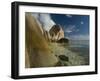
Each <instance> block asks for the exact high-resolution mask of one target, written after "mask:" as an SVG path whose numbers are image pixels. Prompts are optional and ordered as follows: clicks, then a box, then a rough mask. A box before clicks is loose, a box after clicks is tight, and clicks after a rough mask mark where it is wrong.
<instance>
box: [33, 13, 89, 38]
mask: <svg viewBox="0 0 100 81" xmlns="http://www.w3.org/2000/svg"><path fill="white" fill-rule="evenodd" d="M32 15H33V16H34V17H35V18H36V19H37V20H38V21H39V22H40V23H41V24H42V26H43V27H44V29H45V30H46V31H49V30H50V29H51V28H52V26H53V25H55V24H60V25H61V26H62V29H63V30H64V35H65V37H66V38H69V39H72V40H89V15H71V14H50V13H32Z"/></svg>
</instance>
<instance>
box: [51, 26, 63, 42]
mask: <svg viewBox="0 0 100 81" xmlns="http://www.w3.org/2000/svg"><path fill="white" fill-rule="evenodd" d="M49 33H50V36H51V41H58V40H60V39H61V38H64V31H63V29H62V27H61V26H60V25H54V26H53V27H52V28H51V29H50V30H49Z"/></svg>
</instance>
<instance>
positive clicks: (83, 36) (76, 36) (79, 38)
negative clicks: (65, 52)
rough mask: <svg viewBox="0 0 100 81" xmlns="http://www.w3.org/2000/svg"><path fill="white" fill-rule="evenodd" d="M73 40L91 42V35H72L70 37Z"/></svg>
mask: <svg viewBox="0 0 100 81" xmlns="http://www.w3.org/2000/svg"><path fill="white" fill-rule="evenodd" d="M70 39H72V40H89V35H72V36H70Z"/></svg>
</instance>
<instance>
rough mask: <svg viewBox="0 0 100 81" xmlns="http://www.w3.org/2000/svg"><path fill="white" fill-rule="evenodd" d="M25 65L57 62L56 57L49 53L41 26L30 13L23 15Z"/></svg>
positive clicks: (47, 64) (52, 64)
mask: <svg viewBox="0 0 100 81" xmlns="http://www.w3.org/2000/svg"><path fill="white" fill-rule="evenodd" d="M25 27H26V28H25V33H26V35H25V36H26V37H25V58H26V59H25V63H26V64H25V65H26V66H25V67H27V68H29V67H30V68H31V67H43V66H44V67H48V66H54V65H55V64H56V63H57V61H58V60H57V58H56V57H55V55H54V54H52V53H50V49H49V47H48V42H47V41H46V40H45V38H44V36H43V35H42V32H43V31H41V30H42V29H41V27H40V26H39V25H38V23H37V21H36V19H35V18H34V17H32V16H31V14H30V13H26V15H25Z"/></svg>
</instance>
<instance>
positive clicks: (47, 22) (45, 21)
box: [32, 13, 55, 31]
mask: <svg viewBox="0 0 100 81" xmlns="http://www.w3.org/2000/svg"><path fill="white" fill-rule="evenodd" d="M32 15H33V16H34V17H35V18H36V19H38V21H39V22H40V23H41V25H42V26H43V27H44V29H45V30H47V31H49V30H50V29H51V27H52V26H53V25H55V22H54V21H53V20H52V19H51V17H50V14H43V13H42V14H39V13H36V14H34V13H33V14H32Z"/></svg>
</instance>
